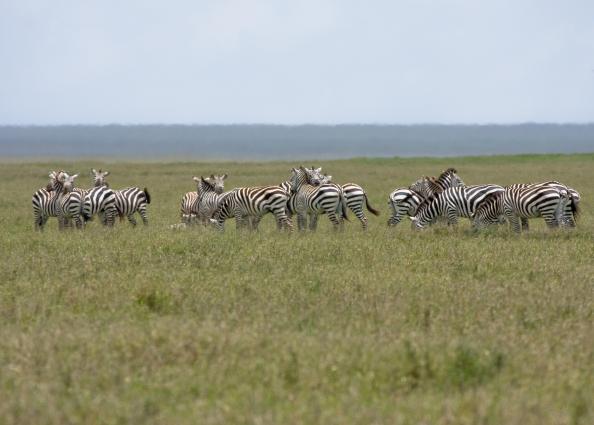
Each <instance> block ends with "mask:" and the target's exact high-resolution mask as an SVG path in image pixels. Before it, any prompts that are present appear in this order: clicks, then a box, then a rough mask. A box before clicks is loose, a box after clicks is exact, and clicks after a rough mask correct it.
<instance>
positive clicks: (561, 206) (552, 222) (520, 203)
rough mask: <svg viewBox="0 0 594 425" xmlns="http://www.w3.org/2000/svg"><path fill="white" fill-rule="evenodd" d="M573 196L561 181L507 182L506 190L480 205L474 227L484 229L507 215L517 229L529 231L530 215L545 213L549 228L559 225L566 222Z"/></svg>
mask: <svg viewBox="0 0 594 425" xmlns="http://www.w3.org/2000/svg"><path fill="white" fill-rule="evenodd" d="M571 197H572V195H571V193H570V192H569V190H567V188H566V187H565V186H563V185H561V184H560V183H558V182H547V183H538V184H530V185H526V184H516V185H510V186H506V187H505V191H504V192H503V193H499V194H497V196H493V195H492V196H490V197H489V199H487V200H485V202H484V203H483V205H481V206H480V207H479V208H477V210H476V212H475V213H474V215H473V227H474V228H475V229H481V228H484V227H486V226H487V225H489V224H493V223H498V222H499V223H500V222H501V218H502V216H505V218H507V220H508V221H509V223H510V226H511V228H512V230H513V231H514V232H516V233H520V232H521V231H522V230H526V231H527V230H528V220H527V219H529V218H535V217H542V218H543V219H544V220H545V223H546V224H547V226H548V227H549V228H555V227H558V226H559V225H560V224H562V219H563V218H564V214H565V211H566V207H567V205H568V204H570V203H571Z"/></svg>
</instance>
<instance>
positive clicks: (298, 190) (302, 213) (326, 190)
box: [290, 167, 347, 230]
mask: <svg viewBox="0 0 594 425" xmlns="http://www.w3.org/2000/svg"><path fill="white" fill-rule="evenodd" d="M291 172H292V174H291V179H290V182H291V191H292V193H294V194H296V199H295V211H296V213H297V224H298V227H299V230H305V227H306V225H307V215H308V214H309V215H310V217H311V219H312V220H311V221H310V226H309V228H310V230H315V229H316V226H317V217H316V216H317V215H318V214H324V213H326V214H327V215H328V218H329V219H330V221H331V222H332V224H333V225H334V228H335V229H337V228H338V227H339V226H340V225H341V224H342V220H343V219H347V202H346V199H345V197H344V191H343V190H342V187H341V186H339V185H337V184H334V183H326V184H321V185H319V186H314V185H312V182H313V183H319V181H316V180H319V179H317V177H316V176H315V175H314V174H313V173H312V171H311V170H307V169H306V168H303V167H299V168H293V169H292V170H291Z"/></svg>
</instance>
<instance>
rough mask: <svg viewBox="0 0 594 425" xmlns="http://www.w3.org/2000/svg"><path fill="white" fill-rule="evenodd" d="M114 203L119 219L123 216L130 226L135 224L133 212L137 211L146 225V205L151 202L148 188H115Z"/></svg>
mask: <svg viewBox="0 0 594 425" xmlns="http://www.w3.org/2000/svg"><path fill="white" fill-rule="evenodd" d="M114 193H115V205H116V210H117V212H118V215H119V217H120V220H123V219H124V217H127V218H128V221H129V222H130V224H132V226H136V219H135V218H134V213H135V212H137V213H138V214H140V217H141V218H142V222H143V224H144V225H145V226H147V225H148V217H147V215H146V207H147V205H148V204H150V203H151V195H150V193H149V191H148V189H147V188H146V187H145V188H144V190H140V189H139V188H137V187H128V188H126V189H120V190H115V191H114Z"/></svg>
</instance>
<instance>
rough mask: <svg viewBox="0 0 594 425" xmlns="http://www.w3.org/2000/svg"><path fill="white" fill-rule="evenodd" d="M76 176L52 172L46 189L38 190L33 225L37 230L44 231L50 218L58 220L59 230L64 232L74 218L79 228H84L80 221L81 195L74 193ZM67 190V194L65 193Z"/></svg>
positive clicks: (33, 200) (35, 194)
mask: <svg viewBox="0 0 594 425" xmlns="http://www.w3.org/2000/svg"><path fill="white" fill-rule="evenodd" d="M76 177H78V174H75V175H74V176H68V174H67V173H66V172H65V171H63V170H60V171H50V173H49V179H50V180H49V182H48V184H47V185H46V187H45V188H41V189H39V190H37V191H36V192H35V193H34V194H33V197H32V200H31V201H32V205H33V223H34V226H35V230H39V231H43V228H44V226H45V223H47V220H48V218H49V217H56V218H57V219H58V228H59V229H60V230H62V229H63V228H64V227H66V226H68V219H69V218H74V219H75V220H76V225H77V227H79V228H80V227H81V226H82V222H81V221H80V216H79V212H80V206H81V202H80V195H79V194H78V193H77V192H73V191H72V190H73V185H74V179H75V178H76ZM65 189H66V193H63V192H64V190H65Z"/></svg>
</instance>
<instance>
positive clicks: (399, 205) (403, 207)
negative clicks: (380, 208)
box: [388, 188, 424, 226]
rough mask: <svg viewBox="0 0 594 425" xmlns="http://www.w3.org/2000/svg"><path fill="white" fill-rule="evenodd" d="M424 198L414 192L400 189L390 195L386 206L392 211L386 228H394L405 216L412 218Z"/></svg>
mask: <svg viewBox="0 0 594 425" xmlns="http://www.w3.org/2000/svg"><path fill="white" fill-rule="evenodd" d="M423 200H424V198H423V197H422V196H421V195H419V194H418V193H417V192H415V191H414V190H410V189H405V188H400V189H396V190H394V191H393V192H392V193H390V196H389V201H388V205H389V206H390V208H391V209H392V216H391V217H390V218H389V219H388V226H396V225H397V224H398V223H400V221H401V220H402V217H404V216H405V215H407V216H409V217H414V216H415V214H416V213H417V209H418V208H419V205H421V202H423Z"/></svg>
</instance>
